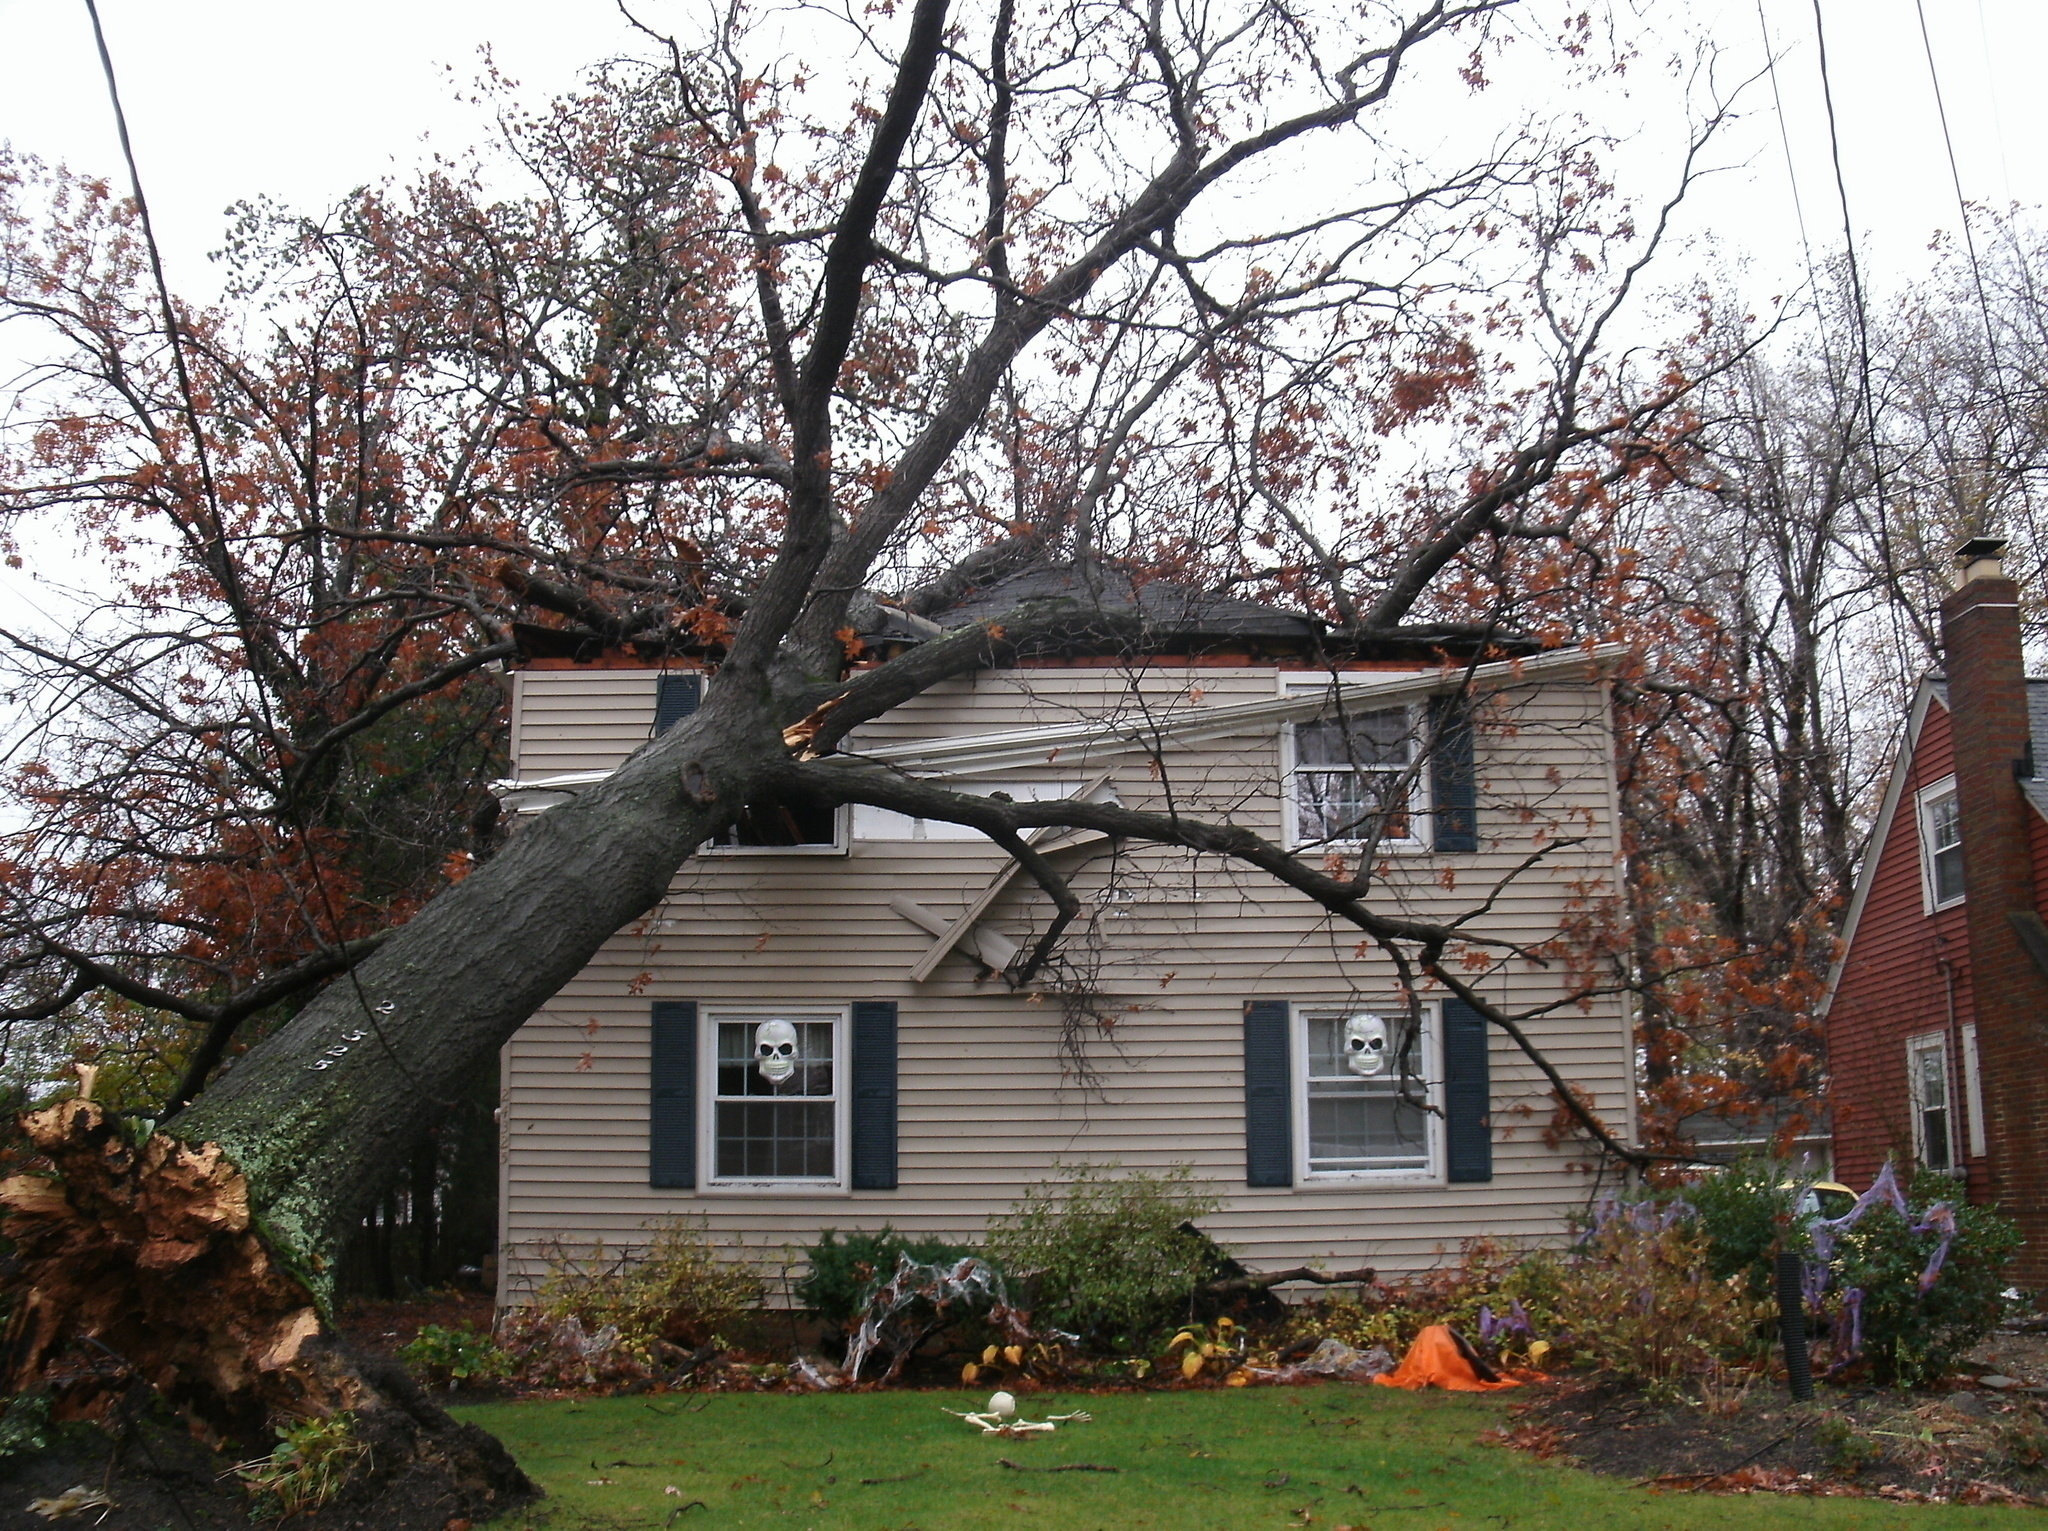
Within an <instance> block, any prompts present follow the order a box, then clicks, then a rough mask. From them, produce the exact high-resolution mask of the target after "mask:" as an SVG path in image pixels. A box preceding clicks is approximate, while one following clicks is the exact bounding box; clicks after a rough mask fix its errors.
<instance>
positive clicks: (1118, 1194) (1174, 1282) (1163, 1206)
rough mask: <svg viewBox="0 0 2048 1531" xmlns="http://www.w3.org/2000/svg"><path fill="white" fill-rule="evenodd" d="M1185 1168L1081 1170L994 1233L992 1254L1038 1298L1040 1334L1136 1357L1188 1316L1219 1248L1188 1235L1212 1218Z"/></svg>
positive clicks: (1204, 1195)
mask: <svg viewBox="0 0 2048 1531" xmlns="http://www.w3.org/2000/svg"><path fill="white" fill-rule="evenodd" d="M1217 1205H1218V1203H1217V1201H1216V1198H1215V1197H1214V1196H1213V1195H1212V1194H1211V1193H1210V1192H1209V1191H1208V1190H1207V1189H1206V1188H1205V1187H1203V1186H1200V1185H1198V1184H1197V1183H1196V1182H1195V1180H1194V1176H1193V1172H1192V1171H1191V1170H1190V1169H1188V1168H1187V1166H1185V1165H1182V1166H1180V1167H1179V1168H1176V1169H1173V1170H1169V1171H1167V1172H1165V1173H1164V1174H1155V1173H1151V1172H1149V1171H1144V1170H1133V1171H1130V1172H1128V1173H1121V1174H1119V1173H1116V1172H1114V1171H1113V1170H1111V1169H1108V1168H1098V1167H1096V1166H1091V1165H1079V1166H1075V1167H1072V1168H1069V1169H1067V1170H1065V1171H1063V1172H1062V1179H1061V1183H1060V1184H1059V1185H1057V1186H1051V1187H1041V1188H1039V1189H1037V1190H1034V1191H1032V1192H1031V1193H1030V1194H1028V1195H1027V1196H1026V1197H1025V1198H1024V1200H1022V1201H1021V1202H1019V1203H1018V1204H1017V1205H1016V1206H1014V1207H1012V1208H1011V1209H1010V1210H1009V1211H1008V1212H1005V1213H1003V1214H1001V1215H1000V1216H998V1217H997V1218H995V1219H994V1220H993V1221H992V1222H991V1223H990V1224H989V1231H988V1252H989V1255H990V1257H991V1258H992V1259H993V1260H994V1261H995V1263H996V1264H997V1265H998V1266H999V1267H1000V1268H1001V1269H1003V1270H1004V1271H1006V1272H1009V1273H1010V1274H1011V1275H1012V1276H1014V1277H1016V1278H1017V1279H1019V1280H1021V1281H1024V1282H1027V1283H1028V1284H1029V1286H1030V1290H1031V1292H1032V1311H1033V1315H1034V1317H1035V1319H1036V1320H1037V1322H1038V1324H1039V1325H1040V1326H1041V1327H1044V1326H1047V1325H1050V1326H1052V1327H1055V1328H1058V1329H1063V1330H1066V1331H1068V1332H1070V1333H1073V1334H1077V1335H1079V1336H1080V1337H1081V1338H1082V1340H1083V1341H1084V1342H1086V1343H1087V1344H1089V1345H1090V1346H1092V1347H1094V1348H1097V1349H1104V1350H1110V1351H1131V1350H1139V1349H1144V1348H1147V1346H1148V1342H1149V1341H1151V1340H1152V1339H1154V1338H1156V1337H1157V1336H1158V1335H1159V1334H1160V1333H1161V1332H1162V1331H1164V1330H1165V1329H1166V1328H1167V1327H1168V1326H1169V1325H1171V1324H1172V1323H1173V1322H1174V1321H1175V1320H1176V1319H1177V1318H1180V1317H1181V1316H1183V1315H1184V1314H1186V1312H1187V1311H1188V1307H1189V1303H1190V1300H1191V1299H1192V1297H1193V1295H1194V1291H1195V1288H1196V1287H1197V1286H1198V1285H1199V1284H1200V1283H1201V1281H1202V1280H1203V1278H1204V1277H1205V1276H1207V1274H1208V1272H1209V1268H1210V1264H1211V1262H1212V1261H1213V1260H1214V1258H1215V1250H1216V1246H1215V1245H1214V1244H1212V1243H1211V1242H1210V1241H1209V1240H1208V1239H1207V1238H1206V1237H1204V1236H1203V1235H1202V1234H1200V1233H1197V1232H1195V1231H1193V1230H1192V1229H1190V1228H1184V1227H1183V1226H1182V1225H1183V1224H1185V1223H1188V1222H1190V1221H1191V1220H1193V1219H1195V1218H1198V1217H1205V1216H1207V1215H1208V1214H1209V1213H1211V1212H1213V1211H1215V1210H1216V1207H1217Z"/></svg>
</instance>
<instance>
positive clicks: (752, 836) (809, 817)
mask: <svg viewBox="0 0 2048 1531" xmlns="http://www.w3.org/2000/svg"><path fill="white" fill-rule="evenodd" d="M844 817H845V815H843V814H842V813H841V812H840V811H839V810H838V809H837V808H833V807H831V806H829V805H827V804H822V803H749V804H747V806H746V807H744V808H742V809H741V810H740V814H739V817H738V818H737V819H736V820H734V821H733V823H732V824H731V825H730V826H729V827H728V828H727V829H726V830H725V831H724V832H723V833H722V834H720V835H719V836H718V838H717V839H715V840H713V841H712V842H711V844H712V845H713V846H715V847H717V848H718V849H720V850H729V851H842V850H845V849H846V837H845V835H844V834H843V833H842V830H843V828H844V826H843V823H842V820H843V819H844Z"/></svg>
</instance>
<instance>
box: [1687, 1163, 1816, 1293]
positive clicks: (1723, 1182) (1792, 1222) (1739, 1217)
mask: <svg viewBox="0 0 2048 1531" xmlns="http://www.w3.org/2000/svg"><path fill="white" fill-rule="evenodd" d="M1803 1189H1804V1184H1803V1181H1802V1179H1801V1177H1800V1175H1799V1172H1798V1171H1796V1170H1794V1169H1793V1168H1792V1167H1791V1166H1789V1165H1785V1164H1780V1163H1778V1162H1777V1161H1775V1160H1771V1159H1746V1160H1743V1161H1741V1162H1739V1163H1735V1164H1731V1165H1729V1166H1728V1167H1727V1168H1726V1169H1723V1170H1717V1171H1716V1172H1714V1173H1713V1174H1711V1175H1706V1176H1703V1177H1701V1178H1700V1179H1699V1180H1697V1181H1695V1182H1694V1183H1693V1184H1691V1185H1689V1186H1686V1187H1685V1188H1684V1189H1683V1190H1682V1191H1680V1192H1679V1193H1678V1196H1679V1198H1680V1199H1682V1200H1683V1201H1684V1202H1685V1203H1686V1204H1687V1205H1688V1206H1690V1207H1691V1208H1692V1209H1693V1213H1694V1215H1695V1217H1696V1219H1697V1223H1698V1227H1699V1230H1700V1232H1701V1233H1702V1234H1704V1235H1705V1236H1706V1240H1707V1268H1708V1270H1709V1271H1710V1272H1711V1273H1712V1274H1713V1276H1714V1278H1715V1279H1716V1280H1720V1281H1725V1280H1727V1279H1728V1277H1730V1276H1734V1275H1740V1276H1741V1277H1742V1278H1743V1279H1744V1281H1745V1282H1747V1283H1748V1286H1749V1294H1750V1296H1752V1297H1765V1296H1769V1295H1770V1294H1771V1292H1772V1290H1773V1285H1772V1284H1773V1281H1774V1279H1775V1265H1776V1261H1777V1255H1778V1248H1779V1243H1780V1241H1781V1240H1782V1239H1784V1238H1786V1237H1787V1236H1788V1235H1789V1236H1790V1237H1791V1238H1792V1239H1793V1241H1794V1247H1795V1248H1802V1247H1803V1244H1804V1240H1805V1234H1804V1230H1803V1227H1802V1226H1801V1225H1800V1223H1799V1222H1798V1221H1797V1220H1796V1219H1795V1217H1794V1215H1793V1214H1794V1211H1795V1208H1796V1206H1797V1203H1798V1200H1799V1195H1800V1192H1801V1191H1802V1190H1803Z"/></svg>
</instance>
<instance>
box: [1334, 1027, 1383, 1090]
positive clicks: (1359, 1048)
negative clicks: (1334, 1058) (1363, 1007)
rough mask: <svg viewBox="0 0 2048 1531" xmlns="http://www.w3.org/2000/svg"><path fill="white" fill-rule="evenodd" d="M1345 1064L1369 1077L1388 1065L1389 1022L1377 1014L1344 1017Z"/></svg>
mask: <svg viewBox="0 0 2048 1531" xmlns="http://www.w3.org/2000/svg"><path fill="white" fill-rule="evenodd" d="M1344 1066H1345V1067H1346V1068H1348V1069H1349V1070H1351V1072H1352V1073H1354V1074H1363V1075H1365V1076H1366V1077H1367V1078H1368V1079H1369V1078H1371V1077H1372V1076H1373V1075H1375V1074H1378V1073H1382V1072H1384V1071H1385V1069H1386V1066H1387V1023H1386V1022H1385V1021H1383V1020H1381V1019H1380V1018H1379V1017H1378V1016H1376V1015H1347V1016H1345V1017H1344Z"/></svg>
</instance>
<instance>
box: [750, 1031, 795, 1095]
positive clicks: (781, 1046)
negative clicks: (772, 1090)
mask: <svg viewBox="0 0 2048 1531" xmlns="http://www.w3.org/2000/svg"><path fill="white" fill-rule="evenodd" d="M754 1067H755V1068H757V1069H758V1070H760V1073H761V1077H762V1078H763V1079H765V1080H767V1081H768V1082H769V1083H770V1084H781V1083H782V1081H783V1080H785V1079H787V1078H789V1076H790V1075H791V1074H794V1073H795V1072H796V1028H795V1027H794V1026H792V1025H790V1024H789V1022H787V1021H763V1022H762V1023H761V1024H760V1025H758V1026H756V1027H755V1028H754Z"/></svg>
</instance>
